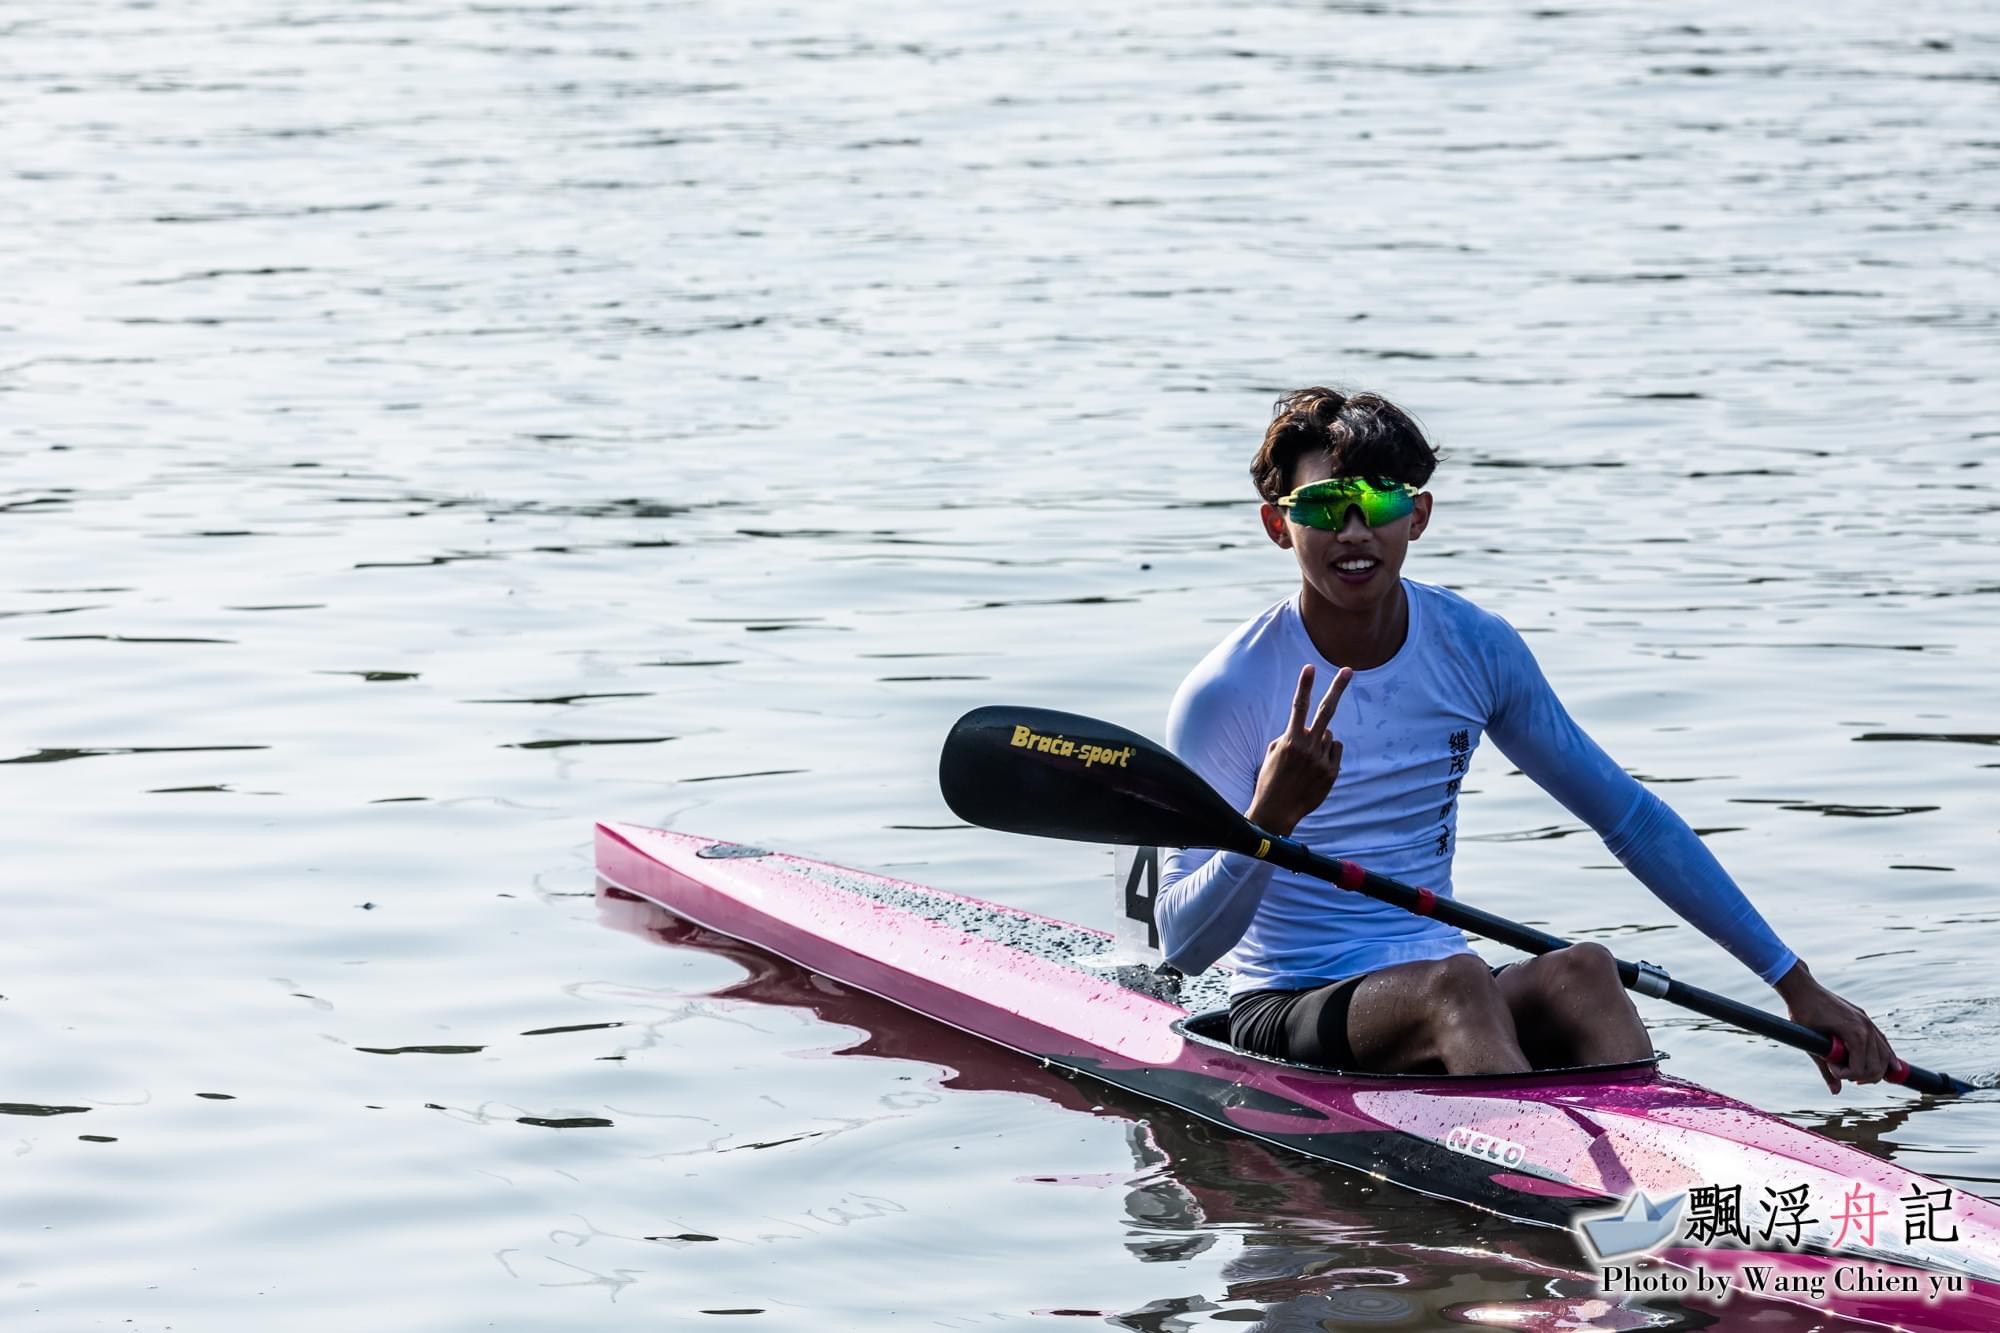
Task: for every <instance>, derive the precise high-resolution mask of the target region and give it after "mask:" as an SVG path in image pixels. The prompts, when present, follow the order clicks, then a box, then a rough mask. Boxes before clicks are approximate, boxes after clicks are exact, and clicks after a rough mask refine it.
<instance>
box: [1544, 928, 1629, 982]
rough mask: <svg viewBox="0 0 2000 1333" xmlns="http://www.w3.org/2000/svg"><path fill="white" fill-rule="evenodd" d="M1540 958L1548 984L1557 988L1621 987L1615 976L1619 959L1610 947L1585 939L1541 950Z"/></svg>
mask: <svg viewBox="0 0 2000 1333" xmlns="http://www.w3.org/2000/svg"><path fill="white" fill-rule="evenodd" d="M1541 962H1542V968H1541V970H1543V971H1545V972H1547V974H1548V979H1549V982H1550V984H1551V985H1552V986H1553V987H1555V988H1557V989H1561V990H1568V989H1571V988H1572V987H1576V988H1582V989H1586V990H1590V991H1602V990H1604V989H1606V988H1610V989H1616V990H1623V989H1624V987H1623V985H1622V984H1621V983H1620V982H1619V980H1618V960H1617V959H1616V958H1615V957H1613V956H1612V953H1611V950H1609V949H1607V948H1605V947H1604V946H1603V945H1601V944H1598V943H1596V942H1595V941H1590V940H1586V941H1585V942H1583V943H1582V944H1572V945H1570V946H1569V947H1568V948H1566V949H1557V950H1556V951H1555V952H1554V953H1548V954H1543V955H1542V959H1541Z"/></svg>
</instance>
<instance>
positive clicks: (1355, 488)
mask: <svg viewBox="0 0 2000 1333" xmlns="http://www.w3.org/2000/svg"><path fill="white" fill-rule="evenodd" d="M1416 507H1417V488H1416V487H1414V486H1408V485H1405V484H1403V483H1402V482H1395V483H1392V484H1390V485H1388V486H1377V485H1375V484H1374V483H1373V482H1371V481H1369V480H1368V479H1367V478H1365V477H1328V478H1327V479H1326V480H1325V481H1315V482H1309V483H1307V484H1306V485H1304V486H1301V487H1299V488H1298V489H1297V490H1295V491H1293V492H1292V493H1291V494H1290V495H1287V496H1285V497H1284V498H1283V499H1281V500H1279V501H1278V508H1280V509H1282V510H1284V511H1285V513H1286V515H1287V516H1288V517H1290V519H1291V520H1292V522H1294V523H1297V524H1299V525H1301V526H1303V527H1308V528H1321V529H1324V530H1325V531H1327V532H1338V531H1340V529H1341V528H1342V527H1343V526H1345V525H1346V523H1347V511H1348V510H1350V509H1359V510H1360V511H1361V521H1362V522H1363V523H1366V524H1367V525H1368V526H1369V527H1371V528H1379V527H1381V526H1382V525H1383V524H1384V523H1394V522H1395V521H1396V520H1397V519H1399V518H1404V517H1407V516H1408V515H1409V513H1410V511H1412V510H1414V509H1415V508H1416Z"/></svg>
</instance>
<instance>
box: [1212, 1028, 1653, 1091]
mask: <svg viewBox="0 0 2000 1333" xmlns="http://www.w3.org/2000/svg"><path fill="white" fill-rule="evenodd" d="M1173 1028H1174V1031H1175V1032H1178V1033H1179V1034H1180V1035H1181V1036H1183V1037H1185V1038H1186V1039H1187V1040H1189V1041H1192V1042H1198V1043H1200V1044H1201V1045H1203V1046H1207V1047H1210V1048H1212V1049H1215V1050H1219V1051H1226V1052H1228V1053H1229V1054H1230V1055H1234V1056H1237V1057H1239V1058H1241V1059H1244V1060H1255V1061H1257V1062H1258V1063H1259V1064H1266V1065H1271V1066H1274V1067H1276V1068H1279V1069H1295V1070H1297V1071H1298V1072H1300V1073H1302V1074H1335V1075H1338V1076H1339V1077H1341V1078H1343V1079H1366V1080H1368V1081H1369V1082H1375V1083H1385V1084H1389V1085H1392V1086H1393V1085H1396V1084H1422V1085H1424V1086H1426V1087H1430V1086H1434V1085H1438V1084H1443V1085H1445V1086H1447V1087H1466V1086H1474V1087H1476V1086H1479V1085H1480V1084H1485V1083H1519V1082H1522V1081H1523V1080H1527V1079H1542V1078H1547V1079H1563V1078H1571V1077H1575V1076H1577V1075H1585V1074H1587V1075H1589V1076H1590V1077H1592V1078H1598V1079H1601V1078H1605V1077H1607V1076H1610V1077H1618V1076H1621V1075H1622V1076H1624V1077H1625V1078H1627V1079H1634V1080H1636V1079H1643V1078H1648V1077H1651V1076H1652V1075H1653V1074H1654V1073H1655V1072H1657V1070H1658V1067H1659V1063H1660V1061H1662V1060H1664V1059H1666V1058H1667V1054H1666V1052H1665V1051H1654V1052H1653V1054H1652V1055H1651V1056H1650V1057H1649V1058H1647V1059H1644V1060H1626V1061H1622V1062H1620V1063H1618V1064H1612V1065H1574V1066H1565V1067H1563V1068H1560V1069H1537V1070H1534V1071H1533V1072H1531V1073H1527V1074H1416V1073H1409V1074H1383V1073H1376V1072H1374V1071H1372V1070H1366V1069H1329V1068H1327V1067H1326V1066H1324V1065H1308V1064H1300V1063H1299V1062H1298V1061H1296V1060H1281V1059H1278V1058H1277V1057H1275V1056H1270V1055H1258V1054H1257V1053H1256V1052H1254V1051H1246V1050H1244V1049H1243V1048H1242V1047H1241V1046H1235V1045H1232V1044H1231V1043H1230V1041H1229V1011H1228V1010H1227V1009H1209V1010H1205V1011H1203V1012H1202V1013H1199V1014H1189V1015H1188V1016H1187V1017H1186V1018H1181V1019H1176V1020H1175V1022H1174V1025H1173Z"/></svg>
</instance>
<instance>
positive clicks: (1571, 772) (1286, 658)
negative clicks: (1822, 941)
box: [1156, 579, 1797, 992]
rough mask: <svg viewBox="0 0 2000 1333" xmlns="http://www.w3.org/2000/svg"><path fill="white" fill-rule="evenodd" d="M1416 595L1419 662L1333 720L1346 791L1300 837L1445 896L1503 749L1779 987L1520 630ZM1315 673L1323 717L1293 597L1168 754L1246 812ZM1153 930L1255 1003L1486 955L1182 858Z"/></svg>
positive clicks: (1181, 710) (1776, 965)
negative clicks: (1297, 694)
mask: <svg viewBox="0 0 2000 1333" xmlns="http://www.w3.org/2000/svg"><path fill="white" fill-rule="evenodd" d="M1403 588H1404V591H1405V592H1406V593H1407V594H1408V598H1409V615H1410V618H1409V630H1408V633H1407V635H1406V637H1405V639H1404V642H1403V646H1402V648H1401V649H1400V650H1399V651H1398V652H1397V653H1396V655H1395V656H1394V657H1393V658H1391V659H1390V660H1389V661H1387V662H1385V663H1383V664H1382V665H1381V666H1379V667H1375V668H1373V669H1371V670H1368V671H1357V672H1355V673H1354V675H1353V678H1352V679H1351V680H1350V681H1349V683H1348V687H1347V692H1346V694H1344V695H1343V696H1342V697H1341V701H1340V705H1339V708H1338V710H1337V711H1336V713H1335V716H1334V720H1333V734H1334V736H1335V738H1336V739H1338V740H1339V741H1340V742H1341V743H1342V747H1343V748H1342V754H1341V767H1340V778H1339V780H1338V781H1337V782H1336V783H1335V784H1334V787H1333V791H1332V792H1331V794H1329V795H1328V797H1327V799H1326V801H1325V802H1324V803H1323V804H1322V805H1321V806H1320V808H1319V809H1318V810H1315V811H1314V812H1313V813H1312V814H1310V815H1308V816H1307V817H1306V818H1305V819H1304V820H1303V821H1301V822H1300V824H1299V826H1298V828H1297V829H1295V830H1294V831H1293V834H1292V836H1293V837H1294V838H1296V839H1298V840H1299V841H1300V842H1303V843H1305V844H1306V845H1307V846H1309V847H1311V848H1312V849H1313V850H1314V851H1317V852H1320V853H1322V854H1324V855H1328V856H1337V857H1344V858H1347V859H1350V860H1354V861H1358V862H1359V863H1361V864H1362V865H1364V866H1366V867H1368V868H1369V869H1370V870H1374V871H1376V872H1377V873H1380V874H1383V875H1387V876H1389V877H1391V878H1394V879H1400V880H1402V881H1404V882H1406V883H1409V884H1417V885H1422V886H1424V887H1426V888H1429V889H1431V890H1432V891H1434V892H1436V893H1438V894H1440V895H1449V894H1450V893H1451V891H1452V883H1451V863H1452V853H1453V852H1454V851H1455V850H1456V845H1457V837H1458V798H1459V792H1460V788H1461V784H1462V783H1463V782H1464V780H1465V776H1466V772H1467V769H1468V767H1469V766H1470V764H1471V760H1472V755H1473V753H1474V752H1475V751H1476V750H1477V749H1478V748H1479V745H1480V742H1481V740H1482V738H1484V737H1487V736H1491V737H1492V739H1493V742H1494V743H1495V744H1496V745H1497V746H1499V748H1500V751H1501V753H1502V754H1504V755H1506V756H1507V758H1508V759H1510V760H1512V761H1513V763H1514V764H1515V765H1516V766H1517V767H1518V768H1520V769H1521V771H1522V772H1524V773H1526V774H1527V775H1528V776H1529V777H1530V778H1532V779H1534V781H1535V782H1536V783H1538V784H1539V785H1540V786H1541V787H1542V788H1543V789H1544V790H1546V791H1547V792H1549V794H1550V795H1552V796H1554V797H1555V798H1556V799H1557V800H1558V801H1560V802H1562V804H1563V805H1564V806H1565V807H1567V808H1568V809H1569V811H1570V812H1571V813H1572V814H1574V815H1576V816H1577V817H1578V818H1579V819H1582V820H1583V821H1584V822H1585V823H1587V824H1589V825H1590V827H1591V828H1592V829H1594V830H1596V832H1597V833H1598V835H1599V836H1601V837H1602V838H1603V839H1604V841H1605V845H1606V846H1607V847H1609V848H1610V849H1611V851H1612V853H1613V854H1614V855H1616V856H1617V857H1618V859H1619V860H1620V861H1621V862H1623V863H1624V864H1625V866H1626V867H1627V868H1628V869H1629V870H1631V871H1632V873H1633V874H1634V875H1636V876H1637V877H1638V878H1639V880H1640V881H1641V882H1642V883H1644V884H1645V885H1646V887H1647V888H1649V889H1651V890H1652V891H1653V893H1654V894H1655V895H1656V896H1658V897H1659V898H1660V899H1661V900H1662V901H1663V902H1665V903H1666V904H1667V905H1668V906H1669V907H1671V908H1673V909H1674V911H1675V912H1677V913H1679V914H1680V915H1681V916H1682V917H1683V918H1685V919H1686V920H1687V921H1689V922H1690V923H1692V924H1693V925H1694V926H1696V927H1697V928H1698V929H1700V930H1701V931H1702V932H1703V933H1705V934H1707V935H1708V936H1709V937H1710V938H1711V939H1713V940H1715V941H1716V942H1717V943H1718V944H1720V945H1722V946H1723V947H1724V948H1725V949H1728V950H1729V951H1730V952H1731V953H1732V954H1734V955H1735V956H1736V957H1737V958H1738V959H1740V960H1741V961H1742V962H1743V963H1744V964H1745V965H1746V966H1748V967H1749V968H1750V969H1751V970H1752V971H1754V972H1756V973H1757V975H1758V976H1760V977H1762V978H1763V979H1764V980H1765V981H1776V980H1777V979H1778V978H1779V977H1781V976H1783V975H1784V974H1785V972H1786V971H1788V970H1789V969H1790V968H1791V966H1792V964H1793V963H1794V962H1796V961H1797V959H1796V957H1795V955H1793V953H1792V952H1791V951H1790V950H1789V949H1787V948H1786V947H1785V946H1784V944H1783V942H1781V941H1780V940H1779V939H1778V937H1777V935H1776V934H1775V933H1773V931H1772V930H1771V928H1770V926H1769V925H1767V924H1766V923H1765V921H1764V919H1763V917H1762V916H1760V915H1759V914H1758V912H1757V909H1756V908H1754V907H1752V906H1751V905H1750V902H1749V900H1748V899H1747V898H1745V897H1744V896H1743V892H1742V890H1741V889H1739V888H1738V887H1737V886H1736V884H1735V882H1734V881H1733V880H1731V879H1730V877H1729V874H1728V872H1727V871H1725V870H1724V869H1723V868H1722V866H1721V864H1720V863H1719V862H1717V861H1716V859H1715V857H1714V856H1713V855H1712V854H1710V852H1709V851H1708V849H1707V847H1706V846H1704V845H1703V844H1702V841H1701V839H1700V838H1698V837H1697V836H1696V835H1695V833H1694V830H1693V829H1691V828H1689V827H1688V825H1687V823H1686V822H1685V821H1684V820H1682V819H1681V818H1680V816H1678V815H1676V814H1674V812H1673V811H1672V810H1670V809H1668V808H1667V805H1666V803H1665V802H1663V801H1661V800H1660V799H1659V797H1657V796H1655V795H1653V793H1652V792H1650V791H1648V790H1647V789H1646V788H1645V787H1643V786H1642V785H1640V783H1639V782H1638V781H1637V780H1636V779H1634V778H1633V777H1632V776H1631V775H1630V774H1628V773H1626V772H1625V771H1624V770H1623V769H1621V768H1619V767H1618V765H1617V764H1615V763H1613V762H1612V760H1611V757H1610V756H1609V755H1607V754H1605V752H1604V751H1603V749H1602V748H1601V747H1599V746H1598V745H1597V743H1596V742H1595V741H1593V740H1591V739H1590V737H1589V736H1587V735H1585V734H1584V732H1583V729H1582V728H1580V727H1578V726H1577V725H1576V723H1575V722H1574V721H1573V720H1572V719H1571V718H1570V716H1569V714H1568V713H1567V712H1566V711H1565V710H1564V709H1563V706H1562V704H1561V702H1560V701H1559V700H1558V699H1557V698H1556V696H1555V692H1554V691H1553V690H1552V689H1550V688H1549V684H1548V681H1547V680H1546V679H1545V678H1544V677H1543V675H1542V671H1541V667H1540V666H1539V665H1538V664H1537V663H1536V661H1535V658H1534V655H1533V654H1532V653H1530V652H1529V651H1528V646H1527V644H1526V643H1524V642H1523V641H1522V639H1521V636H1520V634H1519V633H1518V632H1516V631H1515V629H1514V627H1513V626H1511V625H1509V624H1508V623H1507V622H1506V621H1504V620H1502V619H1501V618H1500V617H1498V616H1496V615H1493V614H1492V613H1491V612H1488V611H1484V610H1481V609H1480V608H1479V607H1477V606H1474V605H1473V604H1472V603H1471V602H1469V601H1467V600H1465V599H1464V598H1463V597H1460V596H1458V595H1457V594H1456V593H1452V592H1448V591H1446V590H1445V589H1443V588H1438V587H1433V586H1431V585H1429V584H1424V583H1415V582H1411V581H1409V580H1407V579H1406V580H1404V582H1403ZM1307 663H1311V664H1312V665H1313V666H1314V667H1315V668H1316V671H1315V677H1316V678H1315V680H1314V691H1313V695H1314V697H1313V706H1314V707H1315V708H1316V707H1317V706H1318V702H1319V697H1320V696H1321V695H1322V694H1323V693H1324V692H1325V690H1326V688H1327V687H1328V686H1330V685H1331V684H1332V681H1333V677H1334V674H1335V672H1336V670H1337V668H1336V667H1335V666H1334V665H1333V664H1332V663H1330V662H1328V661H1327V660H1326V659H1325V658H1323V657H1321V656H1320V654H1319V650H1318V649H1317V648H1315V647H1314V646H1313V642H1312V639H1311V637H1310V636H1309V635H1308V634H1307V633H1306V628H1305V622H1304V621H1303V620H1302V619H1301V617H1300V614H1299V599H1298V596H1297V595H1296V594H1295V595H1294V596H1293V597H1292V598H1290V599H1288V600H1286V601H1283V602H1279V603H1278V604H1277V605H1275V606H1273V607H1271V608H1270V609H1269V610H1267V611H1265V612H1264V613H1263V614H1262V615H1260V616H1258V617H1256V618H1255V619H1253V620H1251V621H1249V622H1248V623H1246V624H1244V625H1243V626H1242V627H1240V628H1239V629H1237V630H1236V631H1235V632H1234V633H1233V634H1231V635H1230V636H1229V637H1228V638H1226V639H1224V640H1223V641H1222V642H1221V643H1220V644H1218V645H1217V646H1216V647H1215V649H1214V651H1212V652H1210V653H1209V654H1208V656H1207V657H1205V658H1203V659H1202V661H1201V663H1200V664H1199V665H1197V666H1196V667H1195V669H1194V670H1193V671H1192V672H1190V673H1189V675H1188V677H1187V679H1186V680H1185V681H1183V682H1182V683H1181V687H1180V690H1179V692H1178V693H1177V694H1176V695H1175V696H1174V702H1173V707H1172V709H1171V710H1170V711H1169V713H1168V716H1167V744H1168V746H1169V747H1171V748H1172V749H1173V751H1174V752H1175V753H1176V754H1178V755H1180V757H1181V758H1182V759H1184V760H1185V761H1187V763H1188V764H1189V765H1190V766H1191V767H1193V768H1194V770H1195V771H1196V772H1198V773H1200V774H1201V775H1202V777H1204V778H1206V779H1207V780H1208V781H1209V783H1210V784H1212V785H1213V786H1214V787H1215V789H1216V790H1217V791H1219V792H1220V793H1221V794H1222V796H1223V798H1224V799H1225V800H1227V801H1228V802H1229V803H1230V804H1231V805H1232V806H1234V807H1235V808H1236V809H1238V810H1243V809H1247V808H1248V807H1249V804H1250V798H1251V796H1252V794H1253V793H1254V792H1255V790H1256V785H1257V772H1258V769H1259V768H1260V767H1261V766H1262V764H1263V762H1264V753H1265V747H1266V746H1268V745H1269V744H1270V742H1271V741H1272V739H1273V738H1275V737H1277V736H1280V735H1282V734H1283V733H1284V730H1285V728H1286V726H1287V725H1288V723H1289V720H1290V717H1291V701H1292V696H1293V693H1294V691H1295V690H1296V687H1297V683H1298V675H1299V668H1300V667H1301V666H1303V665H1305V664H1307ZM1309 715H1310V714H1309ZM1156 916H1157V919H1158V922H1159V928H1160V942H1161V944H1162V946H1163V947H1164V949H1165V950H1166V954H1167V957H1168V959H1169V960H1171V961H1172V962H1173V963H1174V964H1175V965H1176V966H1177V967H1179V968H1181V970H1183V971H1185V972H1189V973H1193V972H1199V971H1201V970H1203V969H1205V968H1207V967H1209V966H1211V965H1212V964H1214V963H1215V962H1217V961H1218V960H1222V961H1226V962H1227V963H1228V965H1229V966H1230V967H1231V968H1232V969H1233V970H1234V972H1235V980H1234V983H1233V985H1232V989H1233V990H1235V991H1239V992H1240V991H1246V990H1260V989H1264V988H1267V987H1286V988H1296V987H1304V986H1312V985H1318V984H1320V983H1322V982H1327V981H1337V980H1340V979H1342V978H1344V977H1351V976H1358V975H1360V974H1362V973H1366V972H1373V971H1377V970H1379V969H1381V968H1384V967H1389V966H1392V965H1394V964H1397V963H1407V962H1417V961H1425V960H1431V959H1438V958H1446V957H1449V956H1451V955H1453V954H1458V953H1467V952H1470V949H1469V947H1468V946H1467V944H1466V942H1465V937H1464V935H1463V934H1461V933H1460V932H1459V931H1458V930H1457V929H1455V928H1454V927H1451V926H1447V925H1445V924H1443V923H1442V922H1438V921H1433V920H1430V919H1428V918H1425V917H1419V916H1415V915H1412V914H1410V913H1408V912H1404V911H1402V910H1401V909H1399V908H1396V907H1391V906H1390V905H1389V904H1387V903H1380V902H1377V901H1375V900H1374V899H1372V898H1367V897H1363V896H1362V895H1360V894H1357V893H1350V892H1347V891H1345V890H1342V889H1338V888H1335V887H1334V886H1333V885H1331V884H1327V883H1325V882H1324V881H1322V880H1318V879H1314V878H1312V877H1310V876H1307V875H1302V874H1299V873H1297V872H1295V871H1287V870H1280V869H1278V868H1277V867H1275V866H1273V865H1271V864H1270V863H1269V862H1265V861H1258V860H1256V859H1255V858H1253V857H1249V856H1245V855H1243V854H1242V853H1240V852H1223V853H1217V852H1213V851H1209V850H1206V849H1196V848H1179V849H1171V850H1170V851H1169V853H1168V856H1167V860H1166V876H1165V880H1164V882H1163V884H1162V887H1161V891H1160V899H1159V903H1158V905H1157V910H1156Z"/></svg>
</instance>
